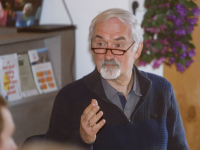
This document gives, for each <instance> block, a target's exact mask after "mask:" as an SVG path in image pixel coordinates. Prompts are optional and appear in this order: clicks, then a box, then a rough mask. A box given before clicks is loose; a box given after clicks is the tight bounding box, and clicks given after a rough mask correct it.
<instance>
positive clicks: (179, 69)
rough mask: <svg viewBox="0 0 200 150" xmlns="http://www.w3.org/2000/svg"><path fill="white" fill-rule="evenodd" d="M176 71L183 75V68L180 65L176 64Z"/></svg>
mask: <svg viewBox="0 0 200 150" xmlns="http://www.w3.org/2000/svg"><path fill="white" fill-rule="evenodd" d="M176 69H177V70H178V71H180V72H181V73H183V72H184V70H185V68H184V66H183V65H182V64H178V63H177V64H176Z"/></svg>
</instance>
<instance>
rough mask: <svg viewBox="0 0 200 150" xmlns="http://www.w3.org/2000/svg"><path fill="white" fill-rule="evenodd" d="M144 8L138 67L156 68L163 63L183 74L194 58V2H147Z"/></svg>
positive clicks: (195, 17)
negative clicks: (147, 65) (142, 40)
mask: <svg viewBox="0 0 200 150" xmlns="http://www.w3.org/2000/svg"><path fill="white" fill-rule="evenodd" d="M145 7H146V9H147V12H146V13H145V15H144V20H143V22H142V27H143V28H144V48H143V52H142V54H141V57H140V62H139V65H146V64H147V63H151V62H153V63H152V64H153V68H158V67H159V66H160V64H161V63H163V62H164V63H165V64H167V65H169V66H171V65H172V64H175V65H176V67H177V70H178V71H180V72H184V71H185V69H186V68H188V67H189V66H190V64H191V63H192V62H193V60H192V57H193V56H194V55H195V54H196V53H195V46H194V44H193V43H192V42H191V40H192V36H191V33H192V32H193V30H194V26H195V25H197V24H196V22H197V20H198V18H197V17H198V15H199V13H200V9H199V8H198V7H197V5H196V4H195V3H194V2H193V0H159V1H158V0H146V1H145Z"/></svg>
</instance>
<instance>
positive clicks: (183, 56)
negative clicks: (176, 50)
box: [179, 53, 187, 59]
mask: <svg viewBox="0 0 200 150" xmlns="http://www.w3.org/2000/svg"><path fill="white" fill-rule="evenodd" d="M186 56H187V54H186V53H182V54H180V55H179V57H180V58H182V59H184V58H185V57H186Z"/></svg>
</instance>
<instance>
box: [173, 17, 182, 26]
mask: <svg viewBox="0 0 200 150" xmlns="http://www.w3.org/2000/svg"><path fill="white" fill-rule="evenodd" d="M183 20H184V19H183V18H181V17H179V18H176V19H175V20H173V21H174V24H175V25H176V26H180V25H182V24H183Z"/></svg>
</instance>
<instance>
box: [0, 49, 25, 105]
mask: <svg viewBox="0 0 200 150" xmlns="http://www.w3.org/2000/svg"><path fill="white" fill-rule="evenodd" d="M0 82H1V83H0V84H1V91H0V93H1V95H2V96H3V97H4V98H5V99H7V100H8V101H13V100H17V99H21V98H22V94H21V84H20V78H19V66H18V61H17V54H16V53H15V54H9V55H3V56H0Z"/></svg>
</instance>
